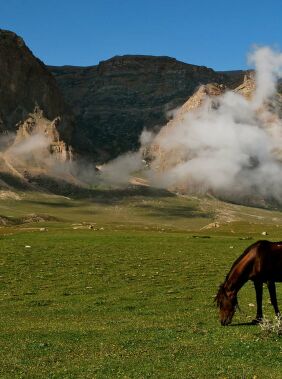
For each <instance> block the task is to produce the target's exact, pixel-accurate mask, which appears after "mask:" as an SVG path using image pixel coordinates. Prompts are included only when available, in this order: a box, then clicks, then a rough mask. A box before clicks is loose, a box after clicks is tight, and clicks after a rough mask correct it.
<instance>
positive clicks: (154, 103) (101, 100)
mask: <svg viewBox="0 0 282 379" xmlns="http://www.w3.org/2000/svg"><path fill="white" fill-rule="evenodd" d="M49 69H50V71H51V73H52V74H53V75H54V76H55V78H56V80H57V83H58V85H59V87H60V89H61V91H62V93H63V94H64V97H65V99H66V100H67V101H68V103H69V105H70V106H71V109H72V110H73V112H74V113H75V116H76V123H77V128H76V129H75V133H74V135H73V140H72V145H73V147H74V149H75V150H76V151H77V152H79V153H80V154H82V155H87V156H89V157H91V158H92V159H95V160H97V161H100V162H103V161H106V160H108V159H110V158H114V157H116V156H118V155H119V154H121V153H124V152H126V151H128V150H135V149H137V148H138V143H139V141H138V139H139V136H140V134H141V132H142V130H143V129H144V128H147V129H149V130H151V129H154V130H156V129H158V128H160V127H161V126H162V125H164V124H165V123H166V122H167V120H168V118H169V116H168V111H170V110H172V109H175V108H177V107H179V106H181V105H182V104H183V103H184V102H185V101H186V100H187V99H188V97H189V96H191V95H192V94H193V93H194V91H195V90H196V89H197V87H198V86H199V85H200V84H206V83H210V82H217V83H224V84H226V85H228V86H229V85H230V86H231V87H232V86H236V85H238V83H241V82H242V80H243V75H244V73H243V72H242V71H236V72H233V73H232V72H229V73H228V74H227V75H225V74H224V73H217V72H215V71H214V70H212V69H210V68H207V67H205V66H195V65H191V64H187V63H183V62H180V61H177V60H176V59H174V58H170V57H154V56H141V55H136V56H133V55H132V56H130V55H126V56H116V57H113V58H111V59H109V60H107V61H103V62H100V63H99V64H98V65H97V66H89V67H74V66H63V67H54V66H52V67H49Z"/></svg>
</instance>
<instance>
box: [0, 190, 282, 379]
mask: <svg viewBox="0 0 282 379" xmlns="http://www.w3.org/2000/svg"><path fill="white" fill-rule="evenodd" d="M106 200H107V201H106ZM230 207H231V205H230ZM243 208H244V207H240V208H238V209H237V212H238V213H241V214H245V216H244V217H242V219H241V220H239V221H235V222H229V223H225V224H224V223H223V224H222V225H220V227H219V228H213V229H201V228H202V227H203V226H204V225H206V224H209V223H210V222H212V221H213V220H214V208H213V207H212V206H211V205H210V204H209V206H208V207H207V209H200V208H199V207H198V203H197V199H186V198H181V197H169V196H168V197H167V196H153V195H152V194H150V195H148V194H145V195H144V194H138V196H136V194H133V195H132V196H130V197H129V196H128V194H127V195H126V196H124V197H120V196H116V197H113V196H112V197H111V198H109V197H108V198H107V199H105V198H104V197H103V196H101V197H100V198H99V197H98V198H97V200H95V199H93V200H91V201H90V200H75V201H73V200H68V199H64V198H59V197H56V198H48V197H47V196H46V197H44V196H43V195H40V196H39V195H36V196H35V195H32V196H29V197H25V198H24V199H23V200H20V201H16V200H5V201H4V200H3V201H1V202H0V215H5V216H6V217H7V216H9V217H10V218H11V219H20V218H21V217H22V216H23V215H25V214H28V213H38V214H48V215H52V216H54V217H57V218H58V220H59V221H46V222H43V223H28V224H19V225H10V226H7V227H2V228H1V229H0V307H1V308H0V311H1V318H0V328H1V331H0V362H1V364H0V377H1V378H11V379H12V378H13V379H14V378H258V379H260V378H261V379H264V378H275V379H276V378H278V379H279V378H282V370H281V359H282V345H281V342H282V340H281V339H280V338H279V337H276V336H274V335H273V336H265V335H264V334H263V333H262V332H261V330H260V327H259V326H244V325H238V324H240V323H244V322H246V321H250V320H251V319H252V318H253V316H254V314H255V308H254V307H252V306H249V304H252V303H255V296H254V289H253V287H252V285H251V283H249V284H247V285H246V286H245V287H243V289H242V290H241V291H240V293H239V304H240V307H241V312H239V311H237V313H236V314H235V316H234V320H233V325H232V326H230V327H222V326H220V323H219V321H218V315H217V310H216V308H215V306H214V304H213V297H214V295H215V293H216V291H217V287H218V285H219V284H220V283H221V282H222V281H223V279H224V277H225V275H226V273H227V271H228V270H229V268H230V266H231V264H232V262H233V261H234V260H235V259H236V258H237V257H238V255H239V254H241V252H242V251H243V249H244V248H246V247H247V246H248V245H249V244H251V243H252V242H254V241H256V240H257V239H260V238H261V237H262V236H261V232H262V231H264V230H267V231H268V233H269V235H268V236H267V238H269V239H271V240H279V239H280V238H281V232H282V225H281V223H280V213H279V212H270V211H265V210H258V209H251V208H244V209H243ZM228 209H229V208H228ZM233 211H234V212H235V211H236V209H235V208H234V209H233ZM246 215H251V216H248V217H249V218H248V217H247V216H246ZM254 215H255V216H254ZM254 218H255V220H253V219H254ZM89 225H92V229H89V228H88V227H89ZM42 227H44V228H47V229H46V230H44V231H40V229H39V228H42ZM246 238H248V239H246ZM27 246H29V247H27ZM277 287H278V301H279V302H280V304H281V306H282V286H281V285H280V286H279V284H278V286H277ZM266 295H267V294H266ZM264 309H265V314H266V316H268V317H269V318H270V317H272V316H273V311H272V309H271V306H270V305H269V303H268V295H267V296H265V298H264Z"/></svg>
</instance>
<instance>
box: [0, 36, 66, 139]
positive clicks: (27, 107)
mask: <svg viewBox="0 0 282 379" xmlns="http://www.w3.org/2000/svg"><path fill="white" fill-rule="evenodd" d="M0 73H1V76H0V134H6V133H7V132H16V130H17V128H18V127H17V124H18V123H19V122H21V121H23V120H24V119H25V118H26V117H28V115H29V113H31V112H33V110H34V108H35V107H36V106H38V107H40V108H41V109H42V110H43V111H44V114H45V115H46V117H47V118H48V119H50V120H53V119H55V118H56V117H60V119H61V122H60V127H59V133H60V135H61V136H62V138H64V140H65V141H69V140H70V138H71V135H72V129H73V120H72V116H71V112H70V111H69V109H68V108H67V106H66V105H65V101H64V98H63V95H62V93H61V92H60V89H59V88H58V85H57V82H56V80H55V79H54V77H53V76H52V75H51V74H50V72H49V71H48V70H47V68H46V66H45V65H44V63H43V62H41V61H40V60H39V59H37V58H36V57H35V56H34V55H33V54H32V52H31V51H30V50H29V48H28V47H27V46H26V45H25V43H24V41H23V39H22V38H21V37H19V36H18V35H16V34H15V33H13V32H10V31H7V30H2V29H0Z"/></svg>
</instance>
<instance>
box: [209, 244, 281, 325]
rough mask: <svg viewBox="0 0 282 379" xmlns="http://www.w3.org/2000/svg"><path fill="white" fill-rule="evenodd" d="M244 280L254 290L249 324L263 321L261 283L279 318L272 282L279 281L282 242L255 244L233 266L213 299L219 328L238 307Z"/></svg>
mask: <svg viewBox="0 0 282 379" xmlns="http://www.w3.org/2000/svg"><path fill="white" fill-rule="evenodd" d="M248 280H252V281H253V282H254V285H255V290H256V302H257V314H256V318H255V319H254V320H253V321H252V323H253V324H257V323H259V322H260V321H261V320H262V318H263V314H262V290H263V283H267V286H268V290H269V294H270V299H271V304H272V305H273V308H274V311H275V313H276V315H277V316H279V315H280V312H279V309H278V305H277V298H276V288H275V282H282V242H270V241H257V242H256V243H254V244H253V245H251V246H249V247H248V248H247V249H246V250H245V251H244V253H243V254H242V255H241V256H240V257H239V258H238V259H237V260H236V261H235V262H234V263H233V265H232V267H231V269H230V271H229V273H228V274H227V276H226V278H225V281H224V283H223V284H221V285H220V287H219V290H218V293H217V295H216V297H215V301H216V302H217V306H218V308H219V314H220V321H221V325H228V324H230V322H231V320H232V317H233V315H234V313H235V311H236V308H237V307H238V300H237V294H238V292H239V290H240V289H241V288H242V286H243V285H244V284H245V283H246V282H247V281H248Z"/></svg>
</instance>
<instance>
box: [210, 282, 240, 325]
mask: <svg viewBox="0 0 282 379" xmlns="http://www.w3.org/2000/svg"><path fill="white" fill-rule="evenodd" d="M215 301H216V303H217V306H218V308H219V316H220V322H221V325H228V324H230V322H231V320H232V318H233V316H234V313H235V311H236V308H237V305H238V302H237V296H236V293H234V292H232V291H226V289H225V288H224V285H223V284H222V285H221V286H220V287H219V290H218V293H217V295H216V297H215Z"/></svg>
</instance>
